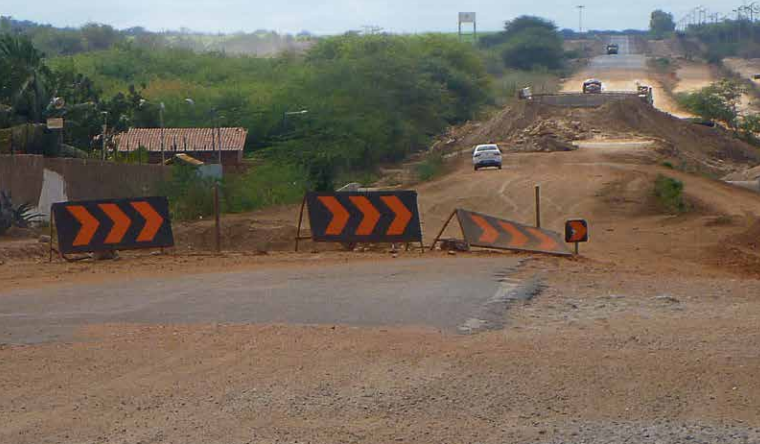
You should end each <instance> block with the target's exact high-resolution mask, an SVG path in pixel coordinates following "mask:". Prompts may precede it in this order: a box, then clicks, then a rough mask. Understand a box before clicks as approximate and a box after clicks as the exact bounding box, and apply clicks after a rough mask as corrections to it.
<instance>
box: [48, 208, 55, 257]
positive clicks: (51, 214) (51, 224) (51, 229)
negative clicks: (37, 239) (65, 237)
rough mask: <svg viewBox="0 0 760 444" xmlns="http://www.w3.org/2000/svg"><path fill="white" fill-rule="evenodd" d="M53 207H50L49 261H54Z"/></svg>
mask: <svg viewBox="0 0 760 444" xmlns="http://www.w3.org/2000/svg"><path fill="white" fill-rule="evenodd" d="M54 220H55V218H54V217H53V207H52V206H51V207H50V239H49V240H48V248H49V250H48V263H51V262H53V221H54Z"/></svg>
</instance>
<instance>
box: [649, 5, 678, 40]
mask: <svg viewBox="0 0 760 444" xmlns="http://www.w3.org/2000/svg"><path fill="white" fill-rule="evenodd" d="M675 30H676V22H675V21H673V14H671V13H669V12H665V11H663V10H661V9H657V10H656V11H653V12H652V17H651V19H650V20H649V31H650V32H651V33H652V36H653V37H654V38H655V39H658V40H661V39H663V38H665V37H667V36H668V35H670V34H671V33H672V32H673V31H675Z"/></svg>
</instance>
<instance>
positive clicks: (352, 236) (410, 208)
mask: <svg viewBox="0 0 760 444" xmlns="http://www.w3.org/2000/svg"><path fill="white" fill-rule="evenodd" d="M305 204H306V205H307V206H308V209H309V224H310V226H311V239H313V240H315V241H319V242H344V243H352V242H421V241H422V227H421V225H420V213H419V209H418V207H417V192H416V191H371V192H334V193H307V194H306V198H305Z"/></svg>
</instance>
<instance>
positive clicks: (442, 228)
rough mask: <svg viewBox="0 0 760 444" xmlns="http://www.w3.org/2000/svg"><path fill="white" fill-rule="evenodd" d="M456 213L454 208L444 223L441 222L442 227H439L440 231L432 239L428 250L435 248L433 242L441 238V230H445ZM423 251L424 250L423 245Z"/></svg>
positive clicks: (435, 242)
mask: <svg viewBox="0 0 760 444" xmlns="http://www.w3.org/2000/svg"><path fill="white" fill-rule="evenodd" d="M456 214H457V210H454V211H452V212H451V215H450V216H449V218H448V219H446V223H445V224H443V227H441V231H439V232H438V236H436V237H435V239H434V240H433V243H432V244H430V250H431V251H432V250H435V244H437V243H438V241H439V240H440V239H441V236H443V232H444V231H446V227H448V226H449V223H450V222H451V219H453V218H454V216H456ZM423 251H424V247H423Z"/></svg>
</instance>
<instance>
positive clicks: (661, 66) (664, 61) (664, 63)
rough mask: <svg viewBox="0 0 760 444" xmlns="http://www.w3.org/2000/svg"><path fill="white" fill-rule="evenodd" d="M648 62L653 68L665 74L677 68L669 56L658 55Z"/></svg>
mask: <svg viewBox="0 0 760 444" xmlns="http://www.w3.org/2000/svg"><path fill="white" fill-rule="evenodd" d="M648 64H649V66H650V67H651V68H654V69H655V70H656V71H658V72H660V73H664V74H667V73H669V72H672V71H673V70H674V69H675V66H674V64H673V61H672V60H670V59H669V58H667V57H656V58H654V59H649V62H648Z"/></svg>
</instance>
